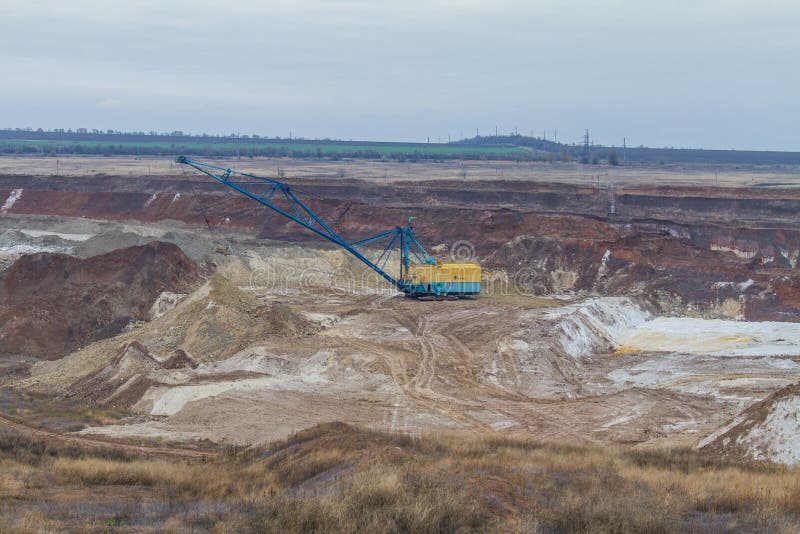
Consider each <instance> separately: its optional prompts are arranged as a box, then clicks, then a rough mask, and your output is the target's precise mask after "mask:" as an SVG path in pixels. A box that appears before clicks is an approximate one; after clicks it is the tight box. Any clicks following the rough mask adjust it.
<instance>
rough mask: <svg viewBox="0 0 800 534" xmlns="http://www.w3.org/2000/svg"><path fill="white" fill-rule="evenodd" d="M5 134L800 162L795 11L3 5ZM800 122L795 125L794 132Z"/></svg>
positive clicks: (707, 3)
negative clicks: (755, 153)
mask: <svg viewBox="0 0 800 534" xmlns="http://www.w3.org/2000/svg"><path fill="white" fill-rule="evenodd" d="M0 13H2V18H0V68H2V72H4V73H5V76H4V81H5V83H3V84H0V111H2V113H0V117H2V121H3V124H0V126H33V127H38V126H42V127H80V126H83V127H88V128H95V127H96V128H103V129H105V128H115V129H137V130H138V129H141V130H150V129H158V130H173V129H182V130H186V131H195V132H201V131H206V132H235V131H240V132H255V133H261V134H266V135H286V134H288V132H289V131H290V130H291V131H293V132H294V134H295V135H301V136H306V137H341V138H354V139H406V140H415V141H420V140H424V139H426V137H427V136H429V135H430V136H431V138H432V139H437V138H439V137H442V138H443V139H446V138H447V136H448V135H450V136H452V137H457V136H458V135H460V133H461V132H463V133H464V134H465V135H474V133H475V130H476V128H479V129H480V131H481V132H482V133H488V132H490V131H491V132H493V131H494V127H495V126H498V127H499V128H500V130H501V131H503V132H508V131H511V130H513V129H514V128H515V127H516V128H518V129H519V130H520V131H521V132H525V133H529V132H530V131H531V130H532V131H533V132H534V133H535V134H537V135H540V134H541V132H542V131H543V130H547V132H548V137H551V136H552V132H553V129H554V128H558V129H559V137H560V138H561V139H562V140H567V141H573V140H577V139H578V138H579V136H580V135H581V133H582V131H583V128H590V129H591V131H592V133H593V135H594V137H595V138H596V139H597V140H598V141H599V142H603V143H608V144H620V143H621V142H622V137H623V136H625V137H627V138H628V140H629V142H631V143H634V144H640V143H641V144H648V145H653V146H666V145H670V146H704V147H712V148H731V147H735V148H764V149H795V150H798V149H800V146H798V145H800V143H798V140H797V136H796V134H795V133H794V125H792V129H790V125H789V122H790V120H791V119H792V118H794V117H797V116H798V111H800V105H798V100H797V98H796V96H795V93H796V87H797V85H798V81H800V69H798V67H799V66H800V61H798V59H797V58H798V57H800V54H799V53H800V37H798V35H797V33H798V32H797V28H799V27H800V6H798V5H797V3H796V2H788V1H786V2H784V1H777V0H771V1H770V0H767V1H762V2H756V1H741V0H730V1H713V0H696V1H692V2H689V1H684V0H678V1H674V2H669V3H666V2H654V1H638V2H635V1H630V0H617V1H607V2H597V1H592V0H574V1H572V2H555V1H529V2H521V1H513V0H499V1H498V0H495V1H492V2H489V1H475V0H465V1H458V2H457V1H453V0H431V1H428V2H408V1H406V2H401V1H394V0H391V1H372V2H363V1H338V0H328V1H324V2H322V1H319V2H317V1H310V0H301V1H291V2H290V1H277V2H276V1H262V2H255V1H243V0H230V1H228V2H224V3H223V2H211V1H207V0H195V1H192V2H188V1H183V0H173V1H161V2H156V1H150V0H142V1H137V2H117V3H112V2H99V1H91V0H73V1H71V2H58V3H54V2H42V1H39V2H36V1H30V0H28V1H17V0H0ZM792 122H794V121H792Z"/></svg>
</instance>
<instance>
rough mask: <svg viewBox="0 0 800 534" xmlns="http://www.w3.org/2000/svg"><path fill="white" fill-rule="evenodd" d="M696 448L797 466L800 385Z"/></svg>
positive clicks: (763, 403) (752, 408)
mask: <svg viewBox="0 0 800 534" xmlns="http://www.w3.org/2000/svg"><path fill="white" fill-rule="evenodd" d="M698 448H702V449H708V450H714V451H716V452H718V453H720V454H732V455H741V456H746V457H750V458H753V459H756V460H769V461H772V462H777V463H782V464H788V465H798V464H800V383H797V384H792V385H790V386H786V387H785V388H783V389H780V390H778V391H776V392H775V393H773V394H772V395H770V396H769V397H767V398H766V399H764V400H762V401H760V402H757V403H755V404H753V405H752V406H750V407H749V408H747V409H746V410H745V411H743V412H742V413H741V414H739V416H737V417H736V418H735V419H733V421H731V422H730V423H728V424H727V425H725V426H723V427H721V428H720V429H718V430H717V431H715V432H714V433H712V434H710V435H709V436H707V437H706V438H705V439H703V440H702V441H701V442H700V443H699V444H698Z"/></svg>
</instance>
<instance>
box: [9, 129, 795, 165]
mask: <svg viewBox="0 0 800 534" xmlns="http://www.w3.org/2000/svg"><path fill="white" fill-rule="evenodd" d="M14 154H29V155H35V154H38V155H41V156H56V155H101V156H118V155H135V156H174V155H177V154H188V155H197V156H205V157H231V156H244V157H248V156H250V157H295V158H316V159H323V158H325V159H341V158H355V159H384V160H393V161H412V162H413V161H437V160H452V159H472V160H506V161H547V162H551V163H553V162H556V161H578V162H581V163H586V164H600V163H610V164H614V163H616V164H647V165H658V164H680V163H686V164H732V165H800V152H771V151H754V150H705V149H676V148H648V147H636V148H632V147H628V148H626V149H624V150H623V149H622V148H621V147H607V146H600V145H591V146H589V147H588V150H585V149H584V147H583V146H582V145H575V144H571V145H570V144H564V143H558V142H556V141H551V140H548V139H543V138H539V137H529V136H524V135H498V136H476V137H472V138H469V139H462V140H459V141H453V142H450V143H399V142H398V143H395V142H375V141H343V140H335V139H302V138H300V139H297V138H288V139H286V138H279V137H269V138H268V137H261V136H258V135H238V134H229V135H206V134H201V135H187V134H184V133H183V132H180V131H175V132H171V133H166V132H161V133H160V132H118V131H110V130H107V131H105V132H103V131H100V130H91V131H89V130H86V129H84V128H79V129H77V130H74V131H73V130H53V131H45V130H32V129H29V128H28V129H23V128H14V129H5V130H0V155H14Z"/></svg>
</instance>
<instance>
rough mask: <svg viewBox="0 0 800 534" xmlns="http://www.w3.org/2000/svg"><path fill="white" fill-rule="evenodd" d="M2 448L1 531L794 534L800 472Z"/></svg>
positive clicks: (378, 444) (614, 461)
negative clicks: (201, 457)
mask: <svg viewBox="0 0 800 534" xmlns="http://www.w3.org/2000/svg"><path fill="white" fill-rule="evenodd" d="M8 440H12V441H13V447H8V446H7V445H8V443H7V441H8ZM4 445H5V446H4ZM0 451H2V452H0V462H1V463H0V472H2V475H1V476H0V516H2V517H3V522H2V523H0V531H36V530H37V529H39V530H40V531H48V530H51V529H55V530H58V529H61V530H70V529H71V528H74V527H75V525H83V526H84V527H86V529H88V530H90V531H91V530H92V529H95V530H102V529H104V528H108V527H109V526H114V527H122V526H125V527H129V528H131V529H138V528H144V529H150V528H152V529H161V530H163V531H168V532H182V531H191V530H195V531H211V532H248V531H284V532H308V531H342V532H365V531H368V532H375V531H380V532H386V531H388V532H452V531H465V532H466V531H497V530H502V531H526V532H675V531H687V532H716V531H721V530H736V531H741V530H744V531H747V530H761V531H763V530H770V531H776V532H793V531H797V529H799V528H800V476H798V475H800V470H798V469H790V468H785V467H779V466H774V465H770V464H760V463H755V462H745V461H739V460H735V459H727V458H718V457H714V456H712V455H710V454H708V453H701V452H696V451H692V450H688V449H647V450H640V449H634V448H630V447H621V446H620V447H612V448H608V447H597V446H576V445H569V444H558V443H540V442H536V441H532V440H524V439H513V438H507V437H503V436H497V435H487V436H467V435H459V434H446V435H431V436H425V437H422V438H419V439H417V438H411V437H409V436H400V435H387V434H380V433H376V432H370V431H364V430H359V429H354V428H352V427H349V426H346V425H341V424H333V425H322V426H318V427H314V428H312V429H309V430H306V431H303V432H300V433H298V434H297V435H295V436H293V437H292V438H290V439H288V440H286V441H283V442H279V443H276V444H274V445H273V446H271V447H268V448H265V449H251V450H247V451H244V452H241V453H237V454H231V455H229V457H228V458H227V459H226V460H224V461H219V462H214V463H210V464H198V463H194V464H187V463H180V462H174V461H162V460H154V459H149V460H148V459H136V458H128V457H106V458H100V457H97V456H94V455H92V454H89V453H83V452H82V451H77V450H74V449H59V448H57V447H52V446H40V445H36V444H34V443H26V442H25V441H24V440H22V439H21V438H9V437H5V438H0ZM92 495H104V496H113V500H111V501H109V502H108V503H107V504H103V503H102V502H101V503H99V504H98V507H97V508H96V509H95V508H92V510H91V515H89V516H87V515H86V513H88V510H81V507H80V506H78V507H77V511H70V510H74V509H76V506H75V503H76V502H85V501H86V500H87V499H91V496H92ZM109 498H110V497H109ZM137 503H138V504H137ZM142 503H146V504H142ZM147 503H149V504H147ZM87 521H88V523H87ZM86 525H88V526H86Z"/></svg>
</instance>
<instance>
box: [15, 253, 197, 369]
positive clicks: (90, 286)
mask: <svg viewBox="0 0 800 534" xmlns="http://www.w3.org/2000/svg"><path fill="white" fill-rule="evenodd" d="M199 280H200V277H199V269H198V266H197V265H196V264H195V263H194V262H193V261H192V260H190V259H189V258H188V257H186V255H185V254H184V253H183V252H182V251H181V250H180V249H179V248H178V247H177V246H175V245H173V244H171V243H161V242H152V243H150V244H148V245H144V246H136V247H131V248H126V249H118V250H115V251H113V252H110V253H108V254H102V255H99V256H93V257H91V258H87V259H81V258H76V257H74V256H68V255H65V254H51V253H38V254H30V255H24V256H21V257H20V258H19V259H17V261H16V262H14V264H13V265H11V266H10V267H9V268H8V269H7V270H6V271H5V272H4V273H3V275H2V279H1V280H0V353H3V354H23V355H26V356H32V357H35V358H39V359H45V360H51V359H57V358H61V357H63V356H65V355H66V354H69V353H70V352H72V351H74V350H76V349H78V348H80V347H82V346H85V345H87V344H88V343H91V342H93V341H97V340H99V339H105V338H108V337H111V336H114V335H116V334H118V333H120V332H122V331H123V329H124V328H125V327H126V326H127V325H128V324H129V323H131V322H135V321H145V320H148V319H149V318H150V310H151V307H152V306H153V304H154V303H155V302H156V300H157V299H158V297H159V295H161V294H162V293H164V292H173V293H183V292H187V291H188V290H189V289H190V288H192V287H193V286H194V285H196V284H197V282H198V281H199Z"/></svg>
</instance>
